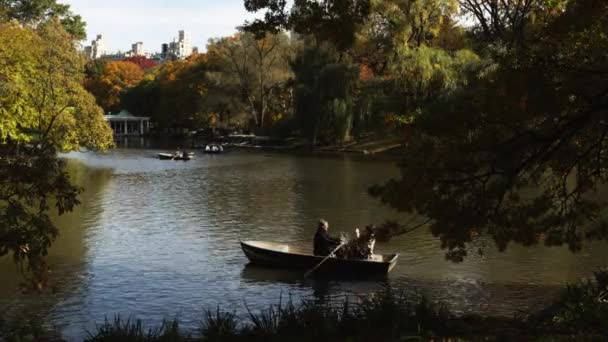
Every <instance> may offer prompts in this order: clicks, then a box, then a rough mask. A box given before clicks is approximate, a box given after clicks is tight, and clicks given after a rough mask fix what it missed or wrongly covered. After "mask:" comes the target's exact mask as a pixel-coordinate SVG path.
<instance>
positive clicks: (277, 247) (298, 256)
mask: <svg viewBox="0 0 608 342" xmlns="http://www.w3.org/2000/svg"><path fill="white" fill-rule="evenodd" d="M311 244H312V243H311ZM241 248H242V249H243V252H244V253H245V255H246V256H247V258H248V259H249V260H250V261H251V263H253V264H256V265H264V266H271V267H279V268H292V269H303V270H304V269H311V268H313V267H314V266H315V265H317V264H318V263H319V262H321V260H323V259H324V257H322V256H316V255H313V254H312V253H311V251H310V249H311V248H310V246H309V247H308V248H306V247H304V246H302V245H301V244H295V243H291V244H290V243H280V242H268V241H241ZM398 257H399V254H374V255H373V257H372V259H369V260H365V259H338V258H329V259H328V260H327V261H326V262H324V263H323V264H322V265H321V266H320V267H319V269H318V270H317V271H316V272H318V273H340V274H351V275H355V274H386V273H388V272H390V271H391V270H392V269H393V267H395V265H396V264H397V258H398Z"/></svg>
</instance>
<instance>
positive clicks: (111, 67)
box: [87, 61, 144, 111]
mask: <svg viewBox="0 0 608 342" xmlns="http://www.w3.org/2000/svg"><path fill="white" fill-rule="evenodd" d="M143 77H144V73H143V71H142V70H141V68H140V67H139V66H137V65H136V64H134V63H131V62H123V61H114V62H108V63H107V64H105V66H104V67H103V70H102V72H101V74H100V75H99V76H98V77H94V78H92V79H89V80H88V81H87V87H88V89H89V91H90V92H91V93H93V94H94V95H95V97H96V98H97V102H98V104H99V105H100V106H101V107H103V108H104V110H106V111H115V110H120V109H121V108H120V107H121V102H120V100H121V97H122V96H123V95H124V94H125V92H126V91H127V90H128V89H129V88H132V87H134V86H136V85H137V84H138V83H139V82H140V81H141V80H142V79H143Z"/></svg>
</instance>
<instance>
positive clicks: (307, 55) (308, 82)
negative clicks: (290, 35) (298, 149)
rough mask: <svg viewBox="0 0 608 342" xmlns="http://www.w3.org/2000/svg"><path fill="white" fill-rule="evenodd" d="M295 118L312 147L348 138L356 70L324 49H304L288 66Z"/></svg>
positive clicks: (327, 49) (356, 76)
mask: <svg viewBox="0 0 608 342" xmlns="http://www.w3.org/2000/svg"><path fill="white" fill-rule="evenodd" d="M291 67H292V70H293V72H294V74H295V79H294V90H295V91H294V97H295V98H294V102H295V116H296V119H297V120H299V122H300V127H301V128H302V130H303V134H304V135H305V136H306V137H307V138H308V139H309V141H310V143H311V145H312V146H315V145H316V144H317V141H318V140H320V141H322V142H324V143H334V142H343V141H345V140H347V139H348V134H349V133H350V127H351V124H352V115H353V101H354V99H353V95H354V90H355V87H356V83H357V80H358V72H359V71H358V68H357V67H356V66H354V65H352V64H346V63H340V62H339V61H338V56H337V55H336V54H335V53H333V52H332V51H331V49H329V48H327V47H325V48H305V49H304V50H302V51H301V52H300V53H299V54H298V55H297V56H296V58H295V59H294V61H293V62H292V63H291Z"/></svg>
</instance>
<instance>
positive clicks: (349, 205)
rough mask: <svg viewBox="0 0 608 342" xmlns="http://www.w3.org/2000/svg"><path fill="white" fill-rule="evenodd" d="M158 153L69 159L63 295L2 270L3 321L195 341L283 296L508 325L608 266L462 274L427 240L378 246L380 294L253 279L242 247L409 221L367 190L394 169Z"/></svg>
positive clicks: (588, 259) (592, 249)
mask: <svg viewBox="0 0 608 342" xmlns="http://www.w3.org/2000/svg"><path fill="white" fill-rule="evenodd" d="M156 152H160V151H156V150H150V149H148V150H142V149H116V150H113V151H111V152H109V153H106V154H84V153H73V154H70V155H69V156H68V157H69V168H70V172H71V174H72V176H73V180H74V181H75V182H76V183H78V184H80V185H82V186H83V187H85V188H86V191H85V193H84V194H83V195H82V197H81V200H82V202H83V204H82V205H81V206H80V207H79V208H78V209H77V210H76V211H75V212H73V213H71V214H69V215H66V216H63V217H60V218H58V219H57V223H58V224H59V225H60V226H61V229H62V235H61V237H60V238H59V239H58V241H57V242H56V244H55V246H54V248H53V250H52V251H51V256H50V261H51V263H52V265H53V268H54V277H55V279H57V288H56V291H55V293H48V294H44V295H40V296H37V295H21V294H19V292H18V291H17V290H16V287H17V282H18V277H17V276H16V272H15V267H14V265H12V264H11V262H10V260H7V259H3V260H0V278H1V279H2V281H0V310H1V311H4V312H10V313H11V314H14V315H17V314H22V313H36V314H38V315H42V316H45V317H46V318H47V320H48V321H50V322H52V323H53V324H54V325H56V326H57V327H58V328H60V329H61V330H62V331H63V332H64V333H65V334H66V336H67V337H69V338H72V339H75V338H78V337H82V336H83V335H84V334H85V331H86V329H91V328H92V327H94V324H95V322H98V323H99V322H102V321H103V319H104V317H105V316H106V315H108V316H109V317H112V316H113V315H114V314H116V313H120V314H122V315H125V316H128V315H134V316H137V317H138V318H142V319H143V320H144V321H145V322H147V323H158V322H160V320H162V318H165V317H168V318H172V317H179V318H180V319H181V320H182V321H183V324H184V326H185V327H186V328H192V327H195V326H196V324H197V322H198V320H199V318H200V317H201V313H202V312H203V310H204V309H207V308H215V307H216V306H217V305H221V306H222V307H223V308H224V309H226V310H236V311H237V312H238V313H243V312H245V309H244V303H247V305H248V306H249V307H250V308H251V309H253V310H257V309H261V308H265V307H267V306H268V305H269V304H277V303H278V301H279V297H280V296H281V295H282V296H283V297H284V298H285V297H287V296H291V297H292V298H294V299H296V300H297V299H299V298H321V297H323V296H326V295H343V294H365V293H369V292H373V291H377V290H378V289H380V288H381V287H382V286H384V285H386V284H391V285H397V286H400V287H403V288H405V289H407V290H412V291H420V292H422V293H425V294H427V295H428V296H430V297H431V298H432V299H434V300H440V301H443V302H445V303H447V304H448V305H449V306H450V307H451V308H452V309H453V310H455V311H456V312H461V313H463V312H477V313H484V314H492V315H513V314H515V313H517V312H520V311H524V312H525V311H530V310H535V309H537V308H540V307H541V306H542V305H544V304H546V303H547V302H549V301H550V300H551V299H552V298H553V296H554V295H555V294H556V291H557V290H558V289H559V287H561V286H563V285H564V284H565V283H567V282H576V281H578V280H579V279H580V278H582V277H587V276H589V275H590V274H591V272H592V271H593V270H596V269H597V268H598V267H600V266H604V265H606V264H608V250H607V249H606V245H605V244H592V245H589V246H587V248H586V249H585V250H584V251H583V252H582V253H579V254H576V255H573V254H570V253H569V252H568V251H567V250H566V249H562V248H553V249H548V248H544V247H535V248H520V247H517V246H512V247H511V248H510V249H509V251H508V252H507V253H499V252H496V251H494V250H492V249H491V248H490V249H489V250H486V253H485V254H484V256H479V255H476V254H474V253H473V254H474V255H473V256H471V257H470V258H468V259H467V260H466V261H465V262H463V263H460V264H454V263H451V262H448V261H445V259H444V254H443V252H442V251H441V250H440V249H439V243H438V241H437V240H436V239H434V238H433V237H432V236H431V235H430V234H429V233H428V231H427V230H425V229H420V230H418V231H415V232H413V233H411V234H408V235H405V236H401V237H399V238H397V239H394V240H392V241H391V242H390V243H386V244H379V245H378V249H379V250H380V251H390V252H398V253H400V254H401V256H400V259H399V263H398V265H397V267H396V268H395V269H394V270H393V272H392V273H391V274H390V275H389V277H388V278H387V279H386V280H381V281H380V280H376V281H331V282H324V281H315V280H304V279H302V275H301V274H300V273H299V272H282V271H274V270H263V269H262V270H260V269H252V268H247V267H245V265H246V264H247V260H246V258H245V256H244V255H243V254H242V252H241V250H240V247H239V244H238V241H239V240H246V239H262V240H264V239H266V240H278V241H290V240H302V239H307V238H310V237H311V236H312V234H313V233H314V230H315V227H316V222H317V220H318V218H319V217H324V218H326V219H328V220H329V222H330V225H331V227H332V228H331V230H332V231H333V232H334V233H337V232H339V231H342V230H343V231H347V232H351V231H352V229H353V227H355V226H359V227H361V226H362V225H364V224H368V223H381V222H382V221H384V220H386V219H400V220H402V221H407V220H408V217H407V216H404V215H402V214H399V213H397V212H394V211H392V210H389V209H387V208H385V207H383V206H381V205H379V204H378V203H377V202H376V201H375V200H373V199H371V198H369V197H368V196H367V188H368V187H369V186H370V185H372V184H374V183H377V182H381V181H383V180H385V179H387V178H389V177H392V176H396V175H397V174H398V171H397V169H396V168H395V166H394V164H395V163H394V162H390V161H369V160H361V159H357V158H353V157H312V156H290V155H282V154H265V153H256V152H234V153H227V154H224V155H199V156H198V158H197V159H195V160H192V161H189V162H181V161H180V162H177V161H161V160H158V159H155V158H154V157H153V156H154V154H155V153H156ZM403 195H404V196H408V194H403ZM482 243H483V242H482ZM480 244H481V243H480ZM487 245H488V246H491V243H487ZM475 250H476V248H475Z"/></svg>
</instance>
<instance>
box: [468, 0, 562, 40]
mask: <svg viewBox="0 0 608 342" xmlns="http://www.w3.org/2000/svg"><path fill="white" fill-rule="evenodd" d="M458 2H459V4H460V6H461V8H462V9H463V11H464V12H465V13H467V14H469V15H471V16H473V18H475V20H476V22H477V26H476V29H477V31H479V33H480V34H481V37H482V38H483V40H485V41H486V42H501V43H507V44H512V43H517V44H523V42H524V40H525V39H526V35H527V33H528V32H527V31H528V29H529V28H530V26H532V24H533V23H534V22H535V21H537V22H543V21H545V20H546V19H548V18H550V17H551V16H554V15H557V14H558V13H560V12H561V11H562V10H563V8H564V6H565V4H566V3H567V0H501V1H497V0H458ZM543 17H546V18H543Z"/></svg>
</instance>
